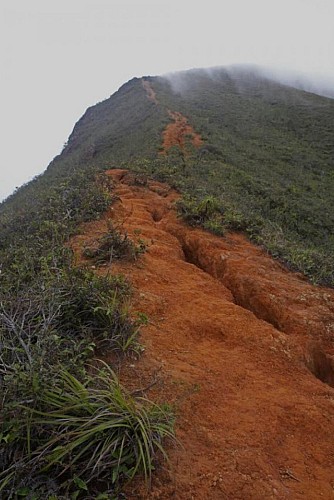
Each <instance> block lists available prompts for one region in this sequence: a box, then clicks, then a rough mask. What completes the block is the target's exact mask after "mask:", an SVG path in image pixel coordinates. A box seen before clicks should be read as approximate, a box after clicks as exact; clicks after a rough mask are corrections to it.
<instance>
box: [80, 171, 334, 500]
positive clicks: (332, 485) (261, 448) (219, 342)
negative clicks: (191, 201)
mask: <svg viewBox="0 0 334 500" xmlns="http://www.w3.org/2000/svg"><path fill="white" fill-rule="evenodd" d="M109 175H110V176H111V177H112V178H113V179H114V181H115V184H116V194H117V195H118V197H119V201H117V202H116V203H115V204H114V205H113V207H112V208H110V210H109V211H108V213H106V215H105V217H104V218H103V219H102V220H100V221H98V222H95V223H94V222H91V223H88V224H86V225H85V226H84V227H83V230H82V233H81V235H79V236H77V237H76V238H75V239H74V240H73V248H74V250H75V252H76V255H77V257H78V261H81V262H82V257H81V249H82V248H83V247H84V246H85V244H87V242H88V241H91V240H92V239H93V240H94V239H95V238H97V237H98V236H99V235H101V234H103V233H104V232H106V231H107V221H108V218H111V219H112V220H113V221H117V223H119V224H122V227H123V228H124V230H126V231H127V232H128V234H129V235H130V236H133V238H134V239H137V238H138V233H139V232H140V235H139V237H140V238H142V239H144V240H145V241H146V242H147V245H148V250H147V252H146V253H145V254H144V255H142V256H141V257H140V258H139V259H138V260H137V261H136V262H134V263H126V262H117V263H116V262H115V263H113V264H112V265H111V267H106V268H100V269H99V272H102V273H106V272H112V273H120V272H121V273H124V275H125V276H127V277H128V278H129V279H130V280H131V282H132V283H133V286H134V289H135V292H134V297H133V311H141V312H143V313H145V314H147V315H148V317H149V319H150V321H149V325H148V326H146V327H144V328H143V331H142V335H141V342H142V343H143V345H144V346H145V352H144V353H143V355H142V356H141V357H140V358H139V359H138V360H135V361H134V360H133V359H132V360H128V361H125V362H124V363H123V365H122V366H123V367H122V369H121V378H122V380H123V382H124V383H125V384H126V385H127V386H129V387H131V388H134V387H137V388H138V385H139V386H140V387H142V388H145V387H149V386H151V387H150V389H148V390H147V391H145V395H146V396H147V397H149V398H151V399H154V400H157V401H169V402H170V403H171V404H173V405H174V406H175V409H176V414H177V420H176V434H177V438H178V439H179V441H180V445H175V444H169V445H168V446H167V448H168V453H169V456H170V463H169V464H166V463H161V464H160V465H159V466H158V468H157V471H156V472H155V473H154V478H153V482H152V487H151V489H150V490H149V491H147V490H146V488H145V486H144V485H143V483H142V482H141V481H140V480H138V481H136V482H135V483H133V484H131V485H130V487H128V489H127V491H126V498H128V499H153V498H158V499H184V500H190V499H196V500H202V499H203V500H206V499H214V500H216V499H217V500H218V499H233V500H234V499H236V500H237V499H240V500H250V499H254V500H262V499H271V498H277V499H319V498H324V499H330V498H334V389H333V386H334V375H333V374H334V363H333V354H334V351H333V335H334V292H333V290H330V289H325V288H318V287H314V286H311V285H310V284H308V283H307V282H306V281H305V280H304V279H303V277H302V276H300V275H297V274H293V273H291V272H288V271H287V270H285V269H284V268H283V267H282V266H281V265H280V264H279V263H277V262H275V261H274V260H272V259H271V258H270V257H269V256H268V255H267V254H266V253H265V252H264V251H263V250H261V249H260V248H257V247H255V246H253V245H252V244H250V243H249V242H248V241H247V240H246V239H245V238H244V237H243V236H241V235H239V234H230V235H228V236H226V237H224V238H222V237H216V236H213V235H211V234H209V233H207V232H205V231H202V230H200V229H192V228H189V227H187V226H186V225H184V224H183V223H182V222H181V221H180V220H178V219H177V217H176V213H175V209H174V207H173V203H174V201H175V200H176V198H177V193H175V191H173V190H171V189H170V188H169V187H168V186H166V185H163V184H159V183H157V182H148V183H147V185H146V186H136V185H133V179H131V175H129V174H128V173H127V172H126V171H123V170H113V171H110V172H109ZM152 382H153V385H152Z"/></svg>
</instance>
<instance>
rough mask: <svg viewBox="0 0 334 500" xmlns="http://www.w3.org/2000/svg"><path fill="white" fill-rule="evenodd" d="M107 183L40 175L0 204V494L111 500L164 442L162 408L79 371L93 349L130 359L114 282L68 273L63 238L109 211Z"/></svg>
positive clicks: (106, 377) (123, 289)
mask: <svg viewBox="0 0 334 500" xmlns="http://www.w3.org/2000/svg"><path fill="white" fill-rule="evenodd" d="M56 174H57V173H56ZM107 184H108V182H107V178H106V177H105V176H104V175H103V174H101V173H100V174H98V171H97V170H96V169H94V168H82V169H75V168H73V170H72V171H71V172H69V173H67V174H66V175H65V174H63V173H62V175H59V176H58V175H55V173H54V172H52V171H51V172H50V173H48V174H46V175H44V176H42V177H40V178H37V179H35V181H34V182H33V183H32V184H29V185H27V186H24V187H23V188H21V189H20V190H19V192H18V193H16V195H14V196H12V197H11V198H10V199H8V201H7V202H6V203H4V204H3V205H2V207H1V213H0V235H1V240H0V258H1V260H0V262H1V274H0V287H1V288H0V398H1V417H0V453H1V461H0V496H1V498H29V499H43V500H44V499H46V498H49V499H60V498H85V497H86V498H87V497H88V498H92V497H93V496H94V495H95V494H96V495H98V494H102V492H104V496H103V495H102V496H101V498H114V497H115V495H116V494H117V491H118V489H119V487H120V485H121V483H122V482H124V480H128V479H130V478H132V477H133V476H134V474H135V473H137V472H141V473H144V475H145V476H146V477H147V478H149V476H150V474H151V470H152V467H153V465H152V460H153V458H154V456H155V453H156V452H157V451H161V450H163V448H162V445H161V441H162V438H163V437H164V436H169V435H170V436H171V435H172V426H173V425H172V415H171V412H170V410H169V409H168V408H164V407H158V406H156V405H154V404H152V403H149V402H147V401H143V400H135V399H134V398H133V397H131V395H130V394H128V393H127V392H126V391H125V389H123V388H122V387H121V386H120V385H119V383H118V381H117V378H116V376H115V374H114V373H113V372H112V370H111V369H110V368H108V367H107V366H102V367H99V368H98V367H97V368H96V367H95V368H94V367H90V360H91V359H92V357H93V355H94V352H95V351H96V350H97V349H98V351H99V353H100V354H103V352H105V350H106V349H108V350H110V349H113V350H115V351H118V352H119V353H120V354H123V353H125V352H126V351H128V350H129V349H130V350H131V349H132V350H135V351H136V352H138V351H139V349H138V342H137V336H138V332H139V327H140V323H141V322H142V320H141V318H140V317H139V318H138V319H136V318H135V319H133V318H132V317H131V316H130V315H129V311H128V306H127V302H128V299H129V297H130V294H131V289H130V285H129V284H128V283H127V282H126V281H125V279H124V278H123V277H122V276H98V275H96V274H94V273H93V272H92V271H91V270H89V269H88V268H76V267H74V265H73V260H72V253H71V250H70V248H69V245H68V242H69V238H70V236H71V235H73V234H74V233H76V232H77V231H78V229H79V225H80V223H81V222H83V221H88V220H91V219H96V218H97V217H99V215H100V214H101V213H102V212H103V211H104V210H105V209H106V207H107V206H108V205H109V204H110V202H111V201H112V196H111V194H110V186H109V185H107ZM107 188H108V189H107ZM115 234H116V236H114V237H113V228H112V227H110V232H109V237H110V238H111V237H113V243H114V247H113V248H114V251H115V252H117V251H118V249H117V244H118V243H122V240H120V241H119V240H118V235H117V232H116V233H115Z"/></svg>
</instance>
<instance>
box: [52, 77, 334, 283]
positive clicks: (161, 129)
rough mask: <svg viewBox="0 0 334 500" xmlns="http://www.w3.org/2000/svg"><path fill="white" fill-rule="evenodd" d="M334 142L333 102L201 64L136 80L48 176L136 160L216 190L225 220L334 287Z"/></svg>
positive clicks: (195, 187) (176, 180)
mask: <svg viewBox="0 0 334 500" xmlns="http://www.w3.org/2000/svg"><path fill="white" fill-rule="evenodd" d="M176 117H178V120H179V122H178V123H179V125H181V126H182V127H183V131H182V134H183V135H182V138H181V139H180V137H179V138H178V137H177V135H176V136H175V137H174V139H173V133H174V132H173V129H172V128H171V126H172V124H173V123H174V122H175V119H176ZM182 120H183V122H182ZM176 123H177V122H176ZM182 123H183V125H182ZM176 130H177V129H176ZM168 134H169V135H168ZM171 134H172V135H171ZM162 137H164V140H165V142H166V141H167V143H168V141H169V142H170V140H171V139H172V141H174V142H170V144H169V145H168V147H167V148H166V144H165V145H164V144H163V142H162ZM333 137H334V100H332V99H328V98H325V97H320V96H317V95H315V94H310V93H307V92H303V91H301V90H297V89H294V88H291V87H288V86H284V85H281V84H278V83H276V82H274V81H271V80H269V79H265V78H263V77H259V75H257V74H254V73H252V72H251V71H247V70H242V69H239V70H234V71H231V70H224V69H216V70H212V71H209V72H208V71H204V70H193V71H188V72H183V73H176V74H174V75H170V76H168V77H147V78H143V79H133V80H131V81H130V82H128V83H127V84H125V85H124V86H123V87H122V88H121V89H120V90H119V91H118V92H117V93H116V94H114V95H113V96H111V97H110V98H109V99H108V100H106V101H104V102H101V103H99V104H97V105H96V106H93V107H92V108H89V109H88V110H87V112H86V113H85V115H84V116H83V117H82V118H81V119H80V120H79V122H78V123H77V124H76V126H75V128H74V130H73V133H72V134H71V136H70V138H69V141H68V144H67V146H66V147H65V148H64V151H63V152H62V154H61V155H60V156H59V157H57V158H56V159H55V160H54V161H53V162H52V163H51V165H50V166H49V169H48V172H47V175H49V176H50V177H52V176H55V175H56V174H57V173H58V175H61V174H64V173H65V172H66V171H67V170H70V169H73V168H80V169H82V168H84V166H85V165H90V164H93V165H94V166H95V168H97V167H98V168H101V169H103V170H106V169H108V168H115V167H116V168H117V167H119V166H124V167H126V168H128V167H129V166H130V167H131V169H132V170H136V171H138V172H143V173H146V174H148V175H150V176H152V175H153V176H155V177H156V178H157V179H162V180H167V181H168V182H170V183H172V184H173V185H174V186H175V187H177V188H178V189H180V190H181V191H182V192H183V193H187V194H188V195H189V196H192V197H194V198H195V199H197V200H200V199H201V198H202V197H203V196H205V195H212V196H215V197H216V198H217V199H218V200H219V202H220V204H221V207H222V212H224V217H225V227H227V228H228V227H230V228H231V229H241V230H243V231H246V232H247V234H248V236H249V237H250V238H251V239H252V240H253V241H254V242H256V243H259V244H263V245H265V247H266V248H267V249H268V250H269V251H270V252H271V253H272V255H273V256H276V257H278V258H280V259H281V260H282V261H284V262H285V263H287V264H288V265H290V266H291V268H293V269H295V270H301V271H302V272H304V273H305V274H306V275H307V276H308V277H309V278H311V279H313V280H314V281H316V282H319V283H322V284H325V285H331V284H333V283H334V275H333V269H334V262H333V253H334V252H333V248H334V239H333V238H334V236H333V234H334V202H333V196H332V193H333V192H334V164H333V158H334V141H333ZM172 146H173V147H172Z"/></svg>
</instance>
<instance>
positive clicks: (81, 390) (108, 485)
mask: <svg viewBox="0 0 334 500" xmlns="http://www.w3.org/2000/svg"><path fill="white" fill-rule="evenodd" d="M18 408H19V409H22V410H24V411H25V416H24V419H23V420H22V421H18V423H19V427H17V429H16V435H15V437H14V438H11V439H12V440H14V441H19V440H20V447H21V448H22V447H23V448H24V449H25V451H26V453H25V454H24V455H23V457H21V459H20V462H19V464H18V463H17V462H16V463H12V464H11V465H10V466H9V467H8V468H6V469H5V470H4V471H3V472H2V473H1V474H0V491H2V493H3V494H5V495H6V498H14V497H15V494H17V492H21V495H22V496H24V495H23V494H22V492H25V493H26V497H28V496H29V495H30V497H32V495H35V498H47V495H50V494H52V493H53V491H52V487H53V488H55V485H54V484H53V485H52V487H51V488H50V484H49V485H48V483H47V482H46V481H45V479H44V483H43V478H45V476H46V475H49V474H50V473H51V475H52V477H54V478H55V480H56V482H57V490H59V491H61V492H62V494H63V495H66V498H77V497H79V496H80V495H81V494H84V495H87V494H88V493H89V494H90V495H94V493H95V494H96V495H97V494H98V492H99V490H100V491H101V486H100V487H99V486H98V484H100V485H103V489H104V492H105V493H108V495H111V494H113V495H116V494H117V492H118V491H119V486H120V484H123V483H124V481H128V480H131V479H132V478H133V477H134V476H135V475H136V474H137V473H139V472H140V473H142V474H143V475H144V477H145V479H146V481H149V480H150V478H151V474H152V471H153V469H154V460H155V457H156V455H157V454H159V453H160V454H161V455H162V456H163V457H165V458H167V457H166V452H165V450H164V448H163V445H162V441H163V439H165V438H167V437H168V438H171V439H174V434H173V416H172V412H171V410H170V409H169V408H168V407H167V406H158V405H156V404H153V403H150V402H149V401H146V400H145V399H142V398H141V399H136V400H135V399H134V398H133V397H132V396H131V395H130V394H129V393H127V392H126V390H125V389H124V388H123V387H121V386H120V384H119V382H118V379H117V377H116V375H115V374H114V373H113V371H112V370H111V369H110V368H109V366H107V365H106V364H105V363H103V364H102V366H101V368H99V369H94V370H93V371H92V372H91V375H90V378H89V380H86V382H85V383H84V384H83V383H82V382H80V380H78V379H77V378H76V377H75V376H73V375H71V374H70V373H69V372H68V371H61V372H60V373H59V376H58V381H57V384H56V385H55V386H54V387H53V388H52V389H50V390H48V391H47V392H46V393H45V394H44V396H43V398H42V401H41V405H40V409H36V408H32V407H31V406H26V405H22V404H19V405H18ZM43 408H44V409H43ZM12 432H13V431H12ZM48 487H49V491H47V489H48ZM36 495H45V496H43V497H42V496H36ZM19 496H20V495H19ZM91 498H92V496H91ZM94 498H95V496H94Z"/></svg>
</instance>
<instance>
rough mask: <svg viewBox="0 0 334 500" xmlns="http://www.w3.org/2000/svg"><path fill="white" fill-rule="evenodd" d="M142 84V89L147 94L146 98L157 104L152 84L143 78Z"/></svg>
mask: <svg viewBox="0 0 334 500" xmlns="http://www.w3.org/2000/svg"><path fill="white" fill-rule="evenodd" d="M142 85H143V87H144V90H145V92H146V95H147V98H148V99H149V100H150V101H152V102H154V104H159V102H158V99H157V96H156V93H155V91H154V90H153V87H152V85H151V84H150V82H149V81H148V80H144V79H142Z"/></svg>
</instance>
